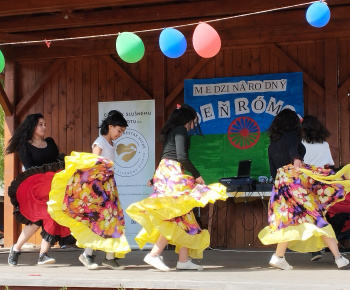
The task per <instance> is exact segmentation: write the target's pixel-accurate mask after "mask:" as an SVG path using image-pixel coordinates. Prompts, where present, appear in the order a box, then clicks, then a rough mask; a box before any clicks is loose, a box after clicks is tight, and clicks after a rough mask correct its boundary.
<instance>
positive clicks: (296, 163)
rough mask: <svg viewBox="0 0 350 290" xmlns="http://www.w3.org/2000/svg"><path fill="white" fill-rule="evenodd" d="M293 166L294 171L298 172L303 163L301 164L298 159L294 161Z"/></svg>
mask: <svg viewBox="0 0 350 290" xmlns="http://www.w3.org/2000/svg"><path fill="white" fill-rule="evenodd" d="M293 165H294V169H295V170H296V171H298V170H299V168H300V167H302V165H303V163H302V161H301V160H300V159H294V163H293Z"/></svg>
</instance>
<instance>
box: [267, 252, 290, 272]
mask: <svg viewBox="0 0 350 290" xmlns="http://www.w3.org/2000/svg"><path fill="white" fill-rule="evenodd" d="M270 265H271V266H272V267H275V268H278V269H282V270H293V266H291V265H289V264H288V262H287V261H286V259H285V258H284V257H283V258H280V257H278V256H277V255H276V253H275V254H273V255H272V257H271V260H270Z"/></svg>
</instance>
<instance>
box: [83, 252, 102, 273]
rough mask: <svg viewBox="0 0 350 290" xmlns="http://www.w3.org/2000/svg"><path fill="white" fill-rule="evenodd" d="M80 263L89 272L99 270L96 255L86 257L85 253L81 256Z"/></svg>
mask: <svg viewBox="0 0 350 290" xmlns="http://www.w3.org/2000/svg"><path fill="white" fill-rule="evenodd" d="M79 261H80V262H82V263H83V264H84V266H85V267H86V268H88V269H89V270H95V269H97V268H98V265H97V264H96V263H95V256H94V255H91V256H90V255H86V254H85V253H83V254H81V255H80V256H79Z"/></svg>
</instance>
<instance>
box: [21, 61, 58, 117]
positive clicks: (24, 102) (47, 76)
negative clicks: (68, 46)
mask: <svg viewBox="0 0 350 290" xmlns="http://www.w3.org/2000/svg"><path fill="white" fill-rule="evenodd" d="M64 64H65V60H64V59H57V60H55V61H54V62H53V63H52V64H51V66H50V67H49V68H48V69H47V70H46V71H45V72H44V74H43V76H42V77H41V79H40V80H38V81H37V82H36V83H35V84H34V85H33V87H31V88H30V90H29V91H28V93H27V94H26V95H25V96H24V97H23V99H21V101H20V102H19V103H18V104H17V106H16V116H19V115H21V113H22V112H23V110H24V109H25V108H27V106H28V105H29V104H31V103H32V102H34V101H35V100H36V98H38V96H39V92H40V91H41V90H42V88H43V87H44V86H45V85H46V84H47V83H48V82H49V81H50V80H51V79H52V77H53V76H54V75H55V74H56V73H57V72H59V70H60V69H61V68H62V66H63V65H64Z"/></svg>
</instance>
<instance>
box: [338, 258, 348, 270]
mask: <svg viewBox="0 0 350 290" xmlns="http://www.w3.org/2000/svg"><path fill="white" fill-rule="evenodd" d="M335 263H336V264H337V266H338V268H343V267H345V266H347V265H349V260H348V259H346V258H344V257H343V256H340V257H339V258H337V259H335Z"/></svg>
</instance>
